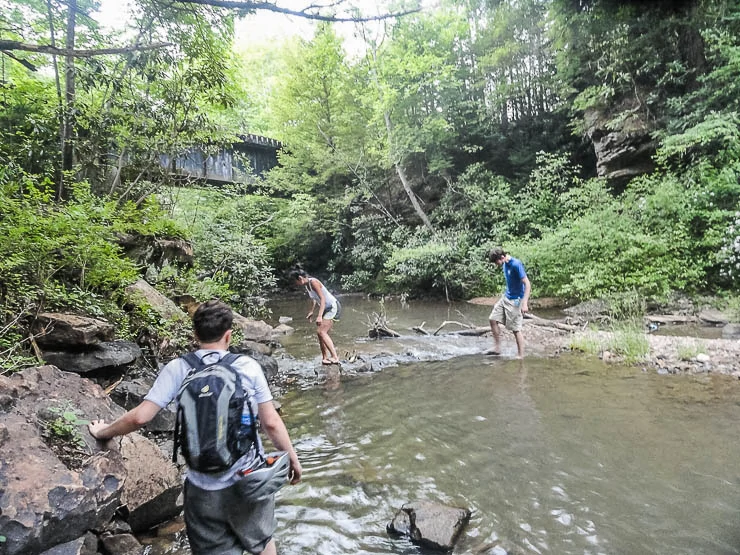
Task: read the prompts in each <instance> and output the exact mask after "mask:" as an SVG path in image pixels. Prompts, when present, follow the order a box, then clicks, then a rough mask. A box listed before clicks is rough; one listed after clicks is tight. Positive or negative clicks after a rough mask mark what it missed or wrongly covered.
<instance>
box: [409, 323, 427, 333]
mask: <svg viewBox="0 0 740 555" xmlns="http://www.w3.org/2000/svg"><path fill="white" fill-rule="evenodd" d="M424 324H426V322H422V323H421V324H419V325H418V326H414V327H412V328H411V329H412V330H414V331H415V332H417V333H420V334H422V335H429V332H428V331H427V330H425V329H424Z"/></svg>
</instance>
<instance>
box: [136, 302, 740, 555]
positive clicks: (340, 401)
mask: <svg viewBox="0 0 740 555" xmlns="http://www.w3.org/2000/svg"><path fill="white" fill-rule="evenodd" d="M396 303H397V301H396ZM307 307H308V303H305V302H303V300H301V301H295V300H294V301H286V302H285V303H283V304H282V305H276V306H274V307H273V308H274V313H273V316H274V317H275V319H277V317H278V316H280V315H291V316H294V317H296V321H295V322H294V324H292V325H295V326H296V327H297V333H296V334H295V335H293V336H291V337H290V338H288V339H287V340H286V342H285V347H286V352H288V353H290V355H291V357H295V359H297V360H302V361H304V362H303V364H307V365H315V364H317V363H318V346H317V345H316V343H315V339H314V338H313V337H312V336H311V333H312V327H311V325H310V324H308V323H304V322H305V320H304V321H303V322H300V321H299V318H303V317H305V314H306V310H304V309H305V308H307ZM373 310H376V311H377V310H378V304H377V302H374V303H371V302H370V301H365V300H361V299H347V300H346V301H345V313H344V315H343V318H342V321H341V322H340V323H339V324H337V327H336V330H335V333H334V337H335V339H336V341H337V344H338V345H339V349H338V350H340V354H343V351H345V350H346V351H350V352H351V351H357V352H361V353H379V352H384V351H390V352H406V351H411V352H413V353H414V354H415V355H417V356H418V357H419V358H421V359H422V361H419V362H415V363H408V364H402V365H398V366H389V367H387V368H384V369H383V371H382V372H375V373H371V374H363V375H361V376H353V377H348V376H341V377H338V378H337V379H332V380H329V381H324V382H321V384H320V385H317V386H316V387H313V388H308V389H304V390H298V389H295V390H289V391H287V392H286V394H285V395H284V396H283V397H282V398H281V403H282V410H283V417H284V420H285V422H286V424H287V426H288V428H289V430H290V433H291V436H292V437H293V440H294V443H295V445H296V448H297V450H298V451H299V455H300V457H301V459H302V462H303V466H304V480H303V481H302V482H301V484H299V485H297V486H293V487H285V488H283V490H281V492H280V493H279V494H278V509H277V518H278V521H279V525H278V530H277V535H276V539H277V541H278V547H279V552H280V553H281V554H282V555H289V554H309V553H317V554H318V553H321V554H370V553H395V554H411V553H424V551H422V550H420V549H419V548H417V547H415V546H413V545H412V544H411V543H409V542H408V541H407V540H404V539H397V538H392V537H390V536H388V534H387V533H386V531H385V526H386V524H387V523H388V522H389V521H390V520H391V519H392V517H393V515H394V513H395V511H396V510H397V509H398V508H400V507H401V505H402V504H403V503H405V502H407V501H410V500H416V499H428V500H433V501H438V502H441V503H445V504H450V505H455V506H462V507H468V508H470V509H471V510H472V511H473V516H472V518H471V521H470V523H469V526H468V527H467V529H466V531H465V533H464V534H463V536H462V537H461V539H460V540H459V542H458V545H457V547H456V549H455V551H454V553H459V554H462V553H476V552H478V551H479V550H480V549H481V548H483V547H484V546H487V545H490V544H493V543H496V542H498V541H501V542H502V544H503V545H507V546H508V547H509V548H510V549H512V551H514V552H520V553H553V554H558V555H560V554H571V553H573V554H576V553H578V554H585V553H589V554H590V553H594V554H596V553H609V554H612V553H614V554H642V553H646V554H647V553H656V554H658V553H660V554H674V553H692V554H713V555H717V554H725V553H727V554H729V553H740V525H738V520H737V514H738V510H739V509H740V488H739V487H738V486H739V485H740V470H739V468H740V467H738V464H737V461H739V460H740V442H738V426H737V422H738V420H739V419H740V385H739V384H738V382H737V380H732V379H730V378H728V377H725V376H706V375H703V376H660V375H657V374H655V373H652V372H644V371H642V369H640V368H628V367H619V366H614V365H609V366H607V365H604V364H603V363H602V362H601V361H599V360H595V359H589V358H585V357H578V356H570V355H568V356H561V357H557V358H546V357H544V356H543V357H538V356H528V357H526V358H525V359H524V360H523V361H516V360H512V359H510V358H502V359H494V358H490V357H485V356H482V355H480V354H478V353H480V351H481V350H482V349H483V348H485V347H487V346H488V342H489V341H490V339H484V338H456V339H454V340H451V339H440V338H431V339H427V338H415V337H414V336H413V332H408V327H409V326H412V325H419V324H420V323H421V322H422V321H425V320H426V322H427V324H426V329H431V330H432V331H433V330H434V329H435V328H436V327H437V326H438V325H439V324H440V323H441V322H442V321H444V320H458V321H465V320H464V319H467V321H469V322H470V323H474V324H476V325H485V323H486V318H487V314H488V311H489V310H490V309H489V308H487V307H470V306H469V305H468V306H467V307H465V306H459V307H449V306H448V305H445V304H441V303H440V304H438V305H435V304H430V303H425V304H424V305H423V306H419V307H414V306H413V304H412V305H411V309H410V310H409V309H408V308H401V307H400V306H399V307H396V308H393V309H392V310H391V311H390V312H389V317H392V318H396V321H395V322H393V321H392V322H391V327H394V328H396V329H397V331H399V332H402V333H408V336H407V337H406V336H404V337H402V338H401V339H399V340H393V341H392V342H369V341H366V340H363V339H360V338H361V337H362V336H363V335H364V334H365V333H366V330H367V326H366V323H367V321H366V317H367V314H369V313H371V312H372V311H373ZM457 310H461V311H462V313H458V312H456V311H457ZM358 322H359V323H358ZM452 327H454V326H452ZM504 339H505V341H506V342H507V343H508V345H507V346H508V348H509V349H510V350H512V352H513V348H514V347H513V342H512V341H511V336H506V337H504ZM435 340H436V341H437V342H436V343H435ZM430 350H434V351H436V352H435V355H439V354H440V352H441V351H445V352H447V351H450V354H454V355H455V356H454V357H451V358H447V359H446V360H441V361H439V360H437V361H424V360H423V359H424V356H423V354H424V353H428V352H429V351H430ZM530 352H533V353H535V354H537V346H536V345H534V346H532V348H531V350H530ZM542 354H544V353H542ZM430 358H438V356H435V357H430ZM290 364H295V362H293V360H292V358H291V359H289V360H288V361H287V362H286V361H285V360H283V361H281V366H285V365H290ZM148 552H149V554H150V555H156V554H158V553H178V554H186V553H188V550H187V548H185V547H181V542H175V543H172V542H169V543H165V544H161V543H155V544H154V545H151V546H150V547H149V548H148Z"/></svg>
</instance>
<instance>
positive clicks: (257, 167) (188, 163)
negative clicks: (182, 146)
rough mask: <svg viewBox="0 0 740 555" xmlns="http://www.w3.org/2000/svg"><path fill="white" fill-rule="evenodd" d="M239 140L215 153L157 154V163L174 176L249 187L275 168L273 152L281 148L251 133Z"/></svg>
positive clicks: (199, 149) (191, 151)
mask: <svg viewBox="0 0 740 555" xmlns="http://www.w3.org/2000/svg"><path fill="white" fill-rule="evenodd" d="M239 138H240V139H241V140H240V141H238V142H235V143H233V144H232V146H231V148H223V149H220V150H219V151H218V152H217V153H216V154H206V152H205V151H204V150H203V149H201V148H198V147H194V148H192V149H190V151H188V152H187V153H186V154H183V155H180V156H170V155H167V154H161V155H160V157H159V158H160V164H161V165H162V167H163V168H169V169H170V172H171V173H173V174H175V175H177V176H181V177H184V178H189V179H198V180H201V179H202V180H205V181H206V182H208V183H210V184H212V185H219V184H226V183H246V184H249V183H251V182H253V181H254V178H255V177H262V176H264V175H265V173H267V172H268V171H269V170H270V169H272V168H274V167H275V166H277V164H278V160H277V153H278V150H280V149H281V148H282V146H283V145H282V143H281V142H280V141H276V140H275V139H270V138H268V137H262V136H260V135H252V134H247V135H240V136H239ZM245 163H246V165H245ZM247 165H248V166H249V167H247Z"/></svg>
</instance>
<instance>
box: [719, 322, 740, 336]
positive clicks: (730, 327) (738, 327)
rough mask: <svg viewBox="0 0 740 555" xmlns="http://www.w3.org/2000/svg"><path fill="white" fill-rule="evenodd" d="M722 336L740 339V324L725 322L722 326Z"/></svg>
mask: <svg viewBox="0 0 740 555" xmlns="http://www.w3.org/2000/svg"><path fill="white" fill-rule="evenodd" d="M722 337H723V338H724V339H740V324H736V323H731V324H725V326H724V327H723V328H722Z"/></svg>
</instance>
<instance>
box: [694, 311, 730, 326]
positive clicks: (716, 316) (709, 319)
mask: <svg viewBox="0 0 740 555" xmlns="http://www.w3.org/2000/svg"><path fill="white" fill-rule="evenodd" d="M699 320H701V321H702V322H705V323H707V324H709V325H711V326H723V325H725V324H726V323H727V322H729V321H730V319H729V318H728V317H727V315H726V314H725V313H724V312H722V311H720V310H714V309H708V310H702V311H701V312H700V313H699Z"/></svg>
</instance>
